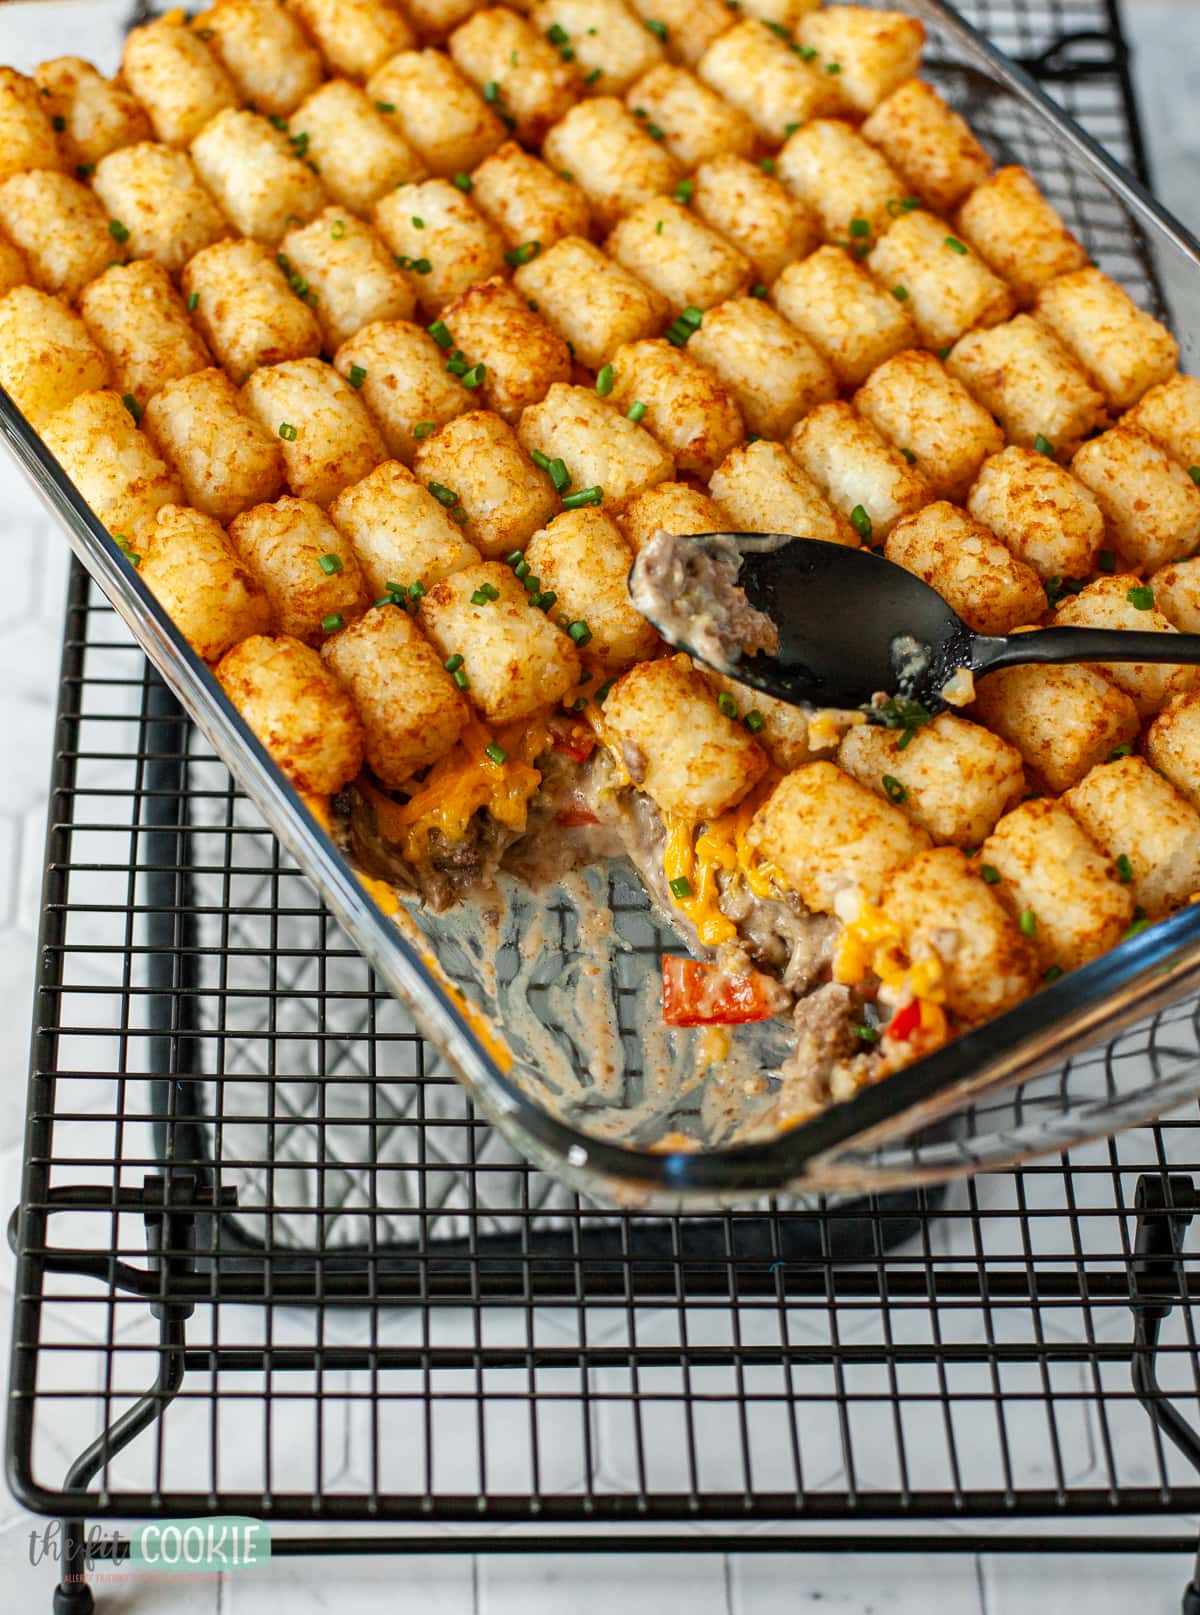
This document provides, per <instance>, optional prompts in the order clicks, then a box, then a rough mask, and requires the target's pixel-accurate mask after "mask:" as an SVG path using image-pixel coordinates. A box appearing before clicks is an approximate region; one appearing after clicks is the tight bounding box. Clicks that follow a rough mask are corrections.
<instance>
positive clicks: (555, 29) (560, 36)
mask: <svg viewBox="0 0 1200 1615" xmlns="http://www.w3.org/2000/svg"><path fill="white" fill-rule="evenodd" d="M570 37H571V36H570V34H568V32H567V30H566V29H565V28H564V27H563V25H562V24H561V23H558V22H552V23H551V24H550V26H549V28H547V29H546V38H547V39H548V40H549V41H550V43H551V44H552V45H565V44H566V42H567V40H568V39H570Z"/></svg>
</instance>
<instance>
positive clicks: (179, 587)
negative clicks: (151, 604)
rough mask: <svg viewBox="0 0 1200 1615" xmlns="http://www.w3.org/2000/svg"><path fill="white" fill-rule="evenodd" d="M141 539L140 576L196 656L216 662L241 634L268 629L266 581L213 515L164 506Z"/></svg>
mask: <svg viewBox="0 0 1200 1615" xmlns="http://www.w3.org/2000/svg"><path fill="white" fill-rule="evenodd" d="M138 542H139V544H140V545H141V546H142V558H141V564H140V566H139V567H138V575H139V576H140V578H141V580H142V582H143V583H144V584H145V585H146V587H147V588H148V589H150V590H151V591H152V592H153V593H154V594H155V595H156V596H157V598H158V601H159V603H160V604H161V605H162V607H163V609H164V610H165V611H166V613H167V615H168V616H169V617H170V619H171V621H172V622H173V623H174V624H175V626H176V628H178V629H179V632H180V633H181V634H182V635H183V637H184V638H185V639H186V640H187V642H188V644H189V645H190V646H191V647H192V649H193V650H194V651H195V652H196V655H197V656H201V657H203V658H204V660H205V661H206V662H216V661H219V660H220V659H221V657H222V656H224V654H225V652H226V651H227V650H230V649H232V647H233V646H234V645H236V644H237V643H238V641H239V640H240V639H246V638H248V637H249V636H250V635H251V634H269V633H270V631H271V607H270V603H269V602H268V600H267V596H266V594H265V592H264V590H263V588H262V585H261V584H260V583H259V581H258V579H257V578H256V577H255V576H254V574H253V573H252V572H251V571H250V570H249V569H248V568H247V567H246V566H245V565H244V564H243V562H242V561H241V559H240V557H239V556H238V553H237V551H236V550H235V549H234V547H233V544H232V543H231V542H230V540H229V538H228V537H227V535H226V533H225V531H224V529H223V528H222V527H221V526H220V525H219V524H218V523H217V522H215V521H214V520H213V518H212V517H211V516H205V515H204V514H203V513H202V512H201V511H198V510H187V509H185V508H184V507H183V506H182V505H164V506H163V507H162V509H161V510H160V511H159V512H158V514H157V515H156V516H155V518H154V521H153V523H152V524H151V525H149V526H147V527H146V528H145V529H144V531H143V533H142V536H141V538H140V539H139V540H138Z"/></svg>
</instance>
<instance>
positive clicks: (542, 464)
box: [529, 449, 550, 471]
mask: <svg viewBox="0 0 1200 1615" xmlns="http://www.w3.org/2000/svg"><path fill="white" fill-rule="evenodd" d="M529 458H530V459H531V460H532V461H533V463H534V465H536V466H537V468H538V470H539V471H549V469H550V456H549V455H548V454H543V453H542V451H541V449H530V451H529Z"/></svg>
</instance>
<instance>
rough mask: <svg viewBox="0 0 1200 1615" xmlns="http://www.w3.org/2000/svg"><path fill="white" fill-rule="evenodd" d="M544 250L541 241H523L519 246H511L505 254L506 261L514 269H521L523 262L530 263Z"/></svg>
mask: <svg viewBox="0 0 1200 1615" xmlns="http://www.w3.org/2000/svg"><path fill="white" fill-rule="evenodd" d="M541 250H542V244H541V242H540V241H523V242H522V243H521V245H520V246H519V247H511V248H510V249H509V251H508V252H506V253H505V254H504V261H505V263H506V264H508V265H509V266H510V267H511V268H513V269H520V267H521V265H522V264H527V263H530V262H531V261H532V260H533V259H534V258H536V257H537V256H538V254H539V253H540V252H541Z"/></svg>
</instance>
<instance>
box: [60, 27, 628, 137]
mask: <svg viewBox="0 0 1200 1615" xmlns="http://www.w3.org/2000/svg"><path fill="white" fill-rule="evenodd" d="M647 26H648V25H647ZM50 122H51V123H52V124H53V125H54V128H55V132H56V133H58V134H60V135H61V134H62V132H63V130H64V129H65V128H66V127H67V120H66V119H65V118H64V117H63V115H62V113H61V112H56V113H55V114H54V116H53V117H52V118H51V119H50Z"/></svg>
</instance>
